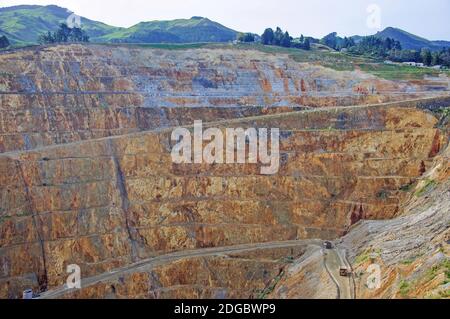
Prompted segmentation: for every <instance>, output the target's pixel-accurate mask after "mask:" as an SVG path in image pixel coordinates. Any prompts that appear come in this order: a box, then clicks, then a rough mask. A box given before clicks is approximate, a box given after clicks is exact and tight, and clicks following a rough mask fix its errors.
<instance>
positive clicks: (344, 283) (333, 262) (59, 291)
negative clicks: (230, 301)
mask: <svg viewBox="0 0 450 319" xmlns="http://www.w3.org/2000/svg"><path fill="white" fill-rule="evenodd" d="M322 244H323V241H322V240H294V241H283V242H268V243H256V244H244V245H235V246H228V247H216V248H203V249H196V250H186V251H180V252H174V253H170V254H166V255H162V256H157V257H154V258H149V259H145V260H142V261H140V262H138V263H134V264H130V265H128V266H125V267H122V268H118V269H116V270H113V271H111V272H106V273H103V274H100V275H97V276H93V277H89V278H86V279H83V280H82V281H81V286H82V287H83V288H87V287H90V286H93V285H95V284H97V283H100V282H105V281H108V280H114V279H117V278H119V277H121V276H123V275H125V274H130V273H133V272H139V271H148V270H151V269H152V268H155V267H157V266H161V265H165V264H168V263H172V262H175V261H178V260H181V259H185V258H197V257H210V256H220V255H223V254H229V253H244V252H250V251H255V250H262V249H276V248H289V247H297V246H316V247H318V248H321V247H322ZM324 262H325V266H326V268H327V271H328V273H329V274H330V276H331V278H332V279H333V282H334V283H335V284H336V285H337V289H338V299H351V298H353V296H352V288H351V280H350V279H349V278H344V277H340V276H339V268H340V266H342V265H346V264H345V261H344V259H343V258H342V256H341V252H340V251H339V250H337V249H332V250H327V251H326V252H324ZM73 291H74V290H73V289H69V288H67V286H61V287H58V288H56V289H54V290H50V291H47V292H44V293H42V294H41V295H40V296H39V297H38V298H36V299H58V298H61V297H63V296H64V295H65V294H67V293H70V292H73Z"/></svg>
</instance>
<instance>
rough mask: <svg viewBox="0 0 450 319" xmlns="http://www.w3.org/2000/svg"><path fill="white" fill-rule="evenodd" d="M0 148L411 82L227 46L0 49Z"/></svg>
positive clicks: (366, 95)
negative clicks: (9, 50) (194, 47)
mask: <svg viewBox="0 0 450 319" xmlns="http://www.w3.org/2000/svg"><path fill="white" fill-rule="evenodd" d="M0 75H1V76H0V152H9V151H15V150H31V149H35V148H39V147H44V146H48V145H53V144H64V143H70V142H76V141H81V140H89V139H95V138H100V137H107V136H114V135H123V134H127V133H133V132H137V131H146V130H151V129H155V128H163V127H171V126H176V125H189V124H191V123H192V119H197V120H200V119H202V120H204V121H212V120H218V119H230V118H241V117H246V116H254V115H261V114H267V113H274V112H285V111H291V110H296V109H297V110H298V109H299V108H305V107H323V106H336V105H341V106H345V105H357V104H370V103H381V102H389V101H395V100H402V99H405V98H411V97H415V96H417V94H414V92H415V91H418V90H421V89H420V87H419V86H415V85H407V84H404V83H403V84H401V83H396V82H390V81H385V80H380V79H378V78H375V77H373V76H370V75H367V74H364V73H362V72H337V71H333V70H331V69H326V68H323V67H320V66H314V65H310V64H306V63H297V62H295V61H294V60H292V59H290V58H289V57H288V56H287V55H276V56H275V55H269V54H264V53H261V52H258V51H243V50H242V51H241V50H232V49H197V50H180V51H178V50H173V51H170V50H155V49H143V48H132V47H113V46H99V45H67V46H61V45H59V46H50V47H40V48H36V49H24V50H17V51H12V52H9V53H4V54H0Z"/></svg>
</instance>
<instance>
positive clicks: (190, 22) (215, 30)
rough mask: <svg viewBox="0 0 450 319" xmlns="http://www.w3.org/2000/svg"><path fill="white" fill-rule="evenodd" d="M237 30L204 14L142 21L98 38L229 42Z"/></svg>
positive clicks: (102, 40) (174, 41)
mask: <svg viewBox="0 0 450 319" xmlns="http://www.w3.org/2000/svg"><path fill="white" fill-rule="evenodd" d="M236 36H237V32H236V31H234V30H232V29H229V28H227V27H225V26H223V25H221V24H219V23H217V22H214V21H211V20H209V19H207V18H203V17H192V18H191V19H178V20H172V21H150V22H141V23H139V24H137V25H135V26H132V27H130V28H128V29H121V30H118V31H116V32H113V33H110V34H107V35H105V36H103V37H100V38H99V39H97V40H98V41H100V42H123V43H193V42H228V41H232V40H235V39H236Z"/></svg>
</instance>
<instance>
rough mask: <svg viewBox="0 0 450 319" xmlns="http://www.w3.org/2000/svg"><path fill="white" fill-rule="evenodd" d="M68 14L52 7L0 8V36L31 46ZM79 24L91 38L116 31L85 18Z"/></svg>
mask: <svg viewBox="0 0 450 319" xmlns="http://www.w3.org/2000/svg"><path fill="white" fill-rule="evenodd" d="M70 14H71V12H70V11H69V10H67V9H64V8H61V7H58V6H54V5H50V6H31V5H23V6H14V7H6V8H0V34H4V35H6V36H7V37H8V39H10V41H11V42H12V43H13V44H22V45H23V44H33V43H36V42H37V40H38V37H39V35H40V34H42V33H45V32H47V31H55V30H57V28H58V25H59V24H60V23H62V22H65V21H66V19H67V17H69V16H70ZM81 23H82V26H83V29H84V30H86V32H87V33H88V34H89V36H90V37H91V38H96V37H100V36H103V35H105V34H107V33H110V32H114V31H116V30H117V29H118V28H115V27H111V26H109V25H106V24H104V23H101V22H97V21H92V20H89V19H86V18H81Z"/></svg>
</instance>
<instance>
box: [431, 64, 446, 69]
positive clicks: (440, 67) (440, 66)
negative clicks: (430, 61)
mask: <svg viewBox="0 0 450 319" xmlns="http://www.w3.org/2000/svg"><path fill="white" fill-rule="evenodd" d="M431 68H432V69H435V70H442V69H443V68H444V67H443V66H442V65H435V66H432V67H431Z"/></svg>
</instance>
